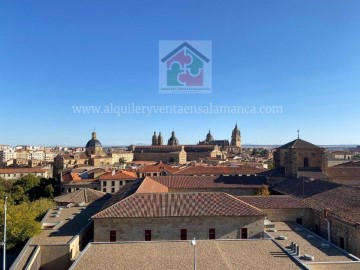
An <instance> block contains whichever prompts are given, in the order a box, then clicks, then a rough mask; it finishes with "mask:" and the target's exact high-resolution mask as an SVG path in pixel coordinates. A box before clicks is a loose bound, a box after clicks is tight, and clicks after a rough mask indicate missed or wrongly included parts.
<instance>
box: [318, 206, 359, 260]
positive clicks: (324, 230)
mask: <svg viewBox="0 0 360 270" xmlns="http://www.w3.org/2000/svg"><path fill="white" fill-rule="evenodd" d="M328 220H329V221H330V232H331V242H332V243H333V244H335V245H338V246H339V245H340V237H342V238H343V239H344V249H345V250H346V251H348V252H349V253H351V254H354V255H355V256H357V257H359V256H360V225H357V226H356V225H352V224H348V223H345V222H344V221H340V220H338V219H335V218H334V217H332V216H331V215H330V217H329V219H328ZM313 229H314V231H315V232H317V233H318V234H319V235H321V236H322V237H323V238H325V239H328V221H327V219H326V218H325V217H324V213H322V212H320V211H314V219H313Z"/></svg>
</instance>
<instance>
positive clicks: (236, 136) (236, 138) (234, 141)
mask: <svg viewBox="0 0 360 270" xmlns="http://www.w3.org/2000/svg"><path fill="white" fill-rule="evenodd" d="M230 145H231V146H236V147H241V134H240V130H239V129H238V126H237V124H236V125H235V128H234V129H233V131H232V134H231V143H230Z"/></svg>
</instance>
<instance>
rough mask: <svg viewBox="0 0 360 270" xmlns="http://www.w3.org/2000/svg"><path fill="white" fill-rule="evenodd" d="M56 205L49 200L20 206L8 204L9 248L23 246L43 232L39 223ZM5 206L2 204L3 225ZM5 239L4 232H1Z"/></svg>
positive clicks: (0, 218) (0, 212)
mask: <svg viewBox="0 0 360 270" xmlns="http://www.w3.org/2000/svg"><path fill="white" fill-rule="evenodd" d="M54 206H55V203H54V202H53V201H51V200H48V199H39V200H37V201H35V202H22V203H20V204H12V203H11V202H10V201H9V203H8V211H7V248H8V249H11V248H13V247H16V246H18V245H21V244H22V243H24V242H25V241H27V239H29V238H30V237H33V236H35V235H37V234H39V233H40V232H41V223H40V222H39V221H40V220H41V218H42V217H43V216H44V214H45V213H46V212H47V211H48V209H49V208H52V207H54ZM3 217H4V204H3V202H1V204H0V220H1V224H3ZM0 238H1V239H2V238H3V230H1V231H0Z"/></svg>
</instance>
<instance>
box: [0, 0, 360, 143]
mask: <svg viewBox="0 0 360 270" xmlns="http://www.w3.org/2000/svg"><path fill="white" fill-rule="evenodd" d="M359 14H360V1H358V0H354V1H348V0H323V1H321V0H317V1H310V0H309V1H303V0H302V1H300V0H283V1H280V0H279V1H269V0H266V1H265V0H259V1H250V0H248V1H239V0H233V1H225V2H224V1H220V2H219V1H190V0H181V1H136V0H132V1H115V0H113V1H111V0H108V1H94V0H76V1H74V0H71V1H70V0H61V1H59V0H58V1H45V0H18V1H10V0H5V1H2V2H1V4H0V98H1V106H0V127H1V128H0V130H1V131H0V144H11V145H16V144H37V145H39V144H42V145H64V144H66V145H84V144H85V143H86V141H87V140H88V139H89V137H90V133H91V132H92V130H93V127H94V126H96V130H97V132H98V137H99V139H100V140H101V141H102V143H103V144H104V145H111V144H118V145H126V144H131V143H150V139H151V135H152V133H153V132H154V130H157V131H159V130H160V131H162V133H163V135H164V138H165V139H166V140H167V139H168V137H169V136H170V132H171V130H173V129H174V130H175V131H176V134H177V137H178V138H179V140H180V143H196V142H197V141H198V140H200V139H201V140H203V139H204V138H205V135H206V133H207V131H208V130H209V129H211V131H212V133H213V135H214V137H215V138H216V139H225V138H226V139H230V135H231V130H232V129H233V127H234V125H235V123H236V122H237V123H238V125H239V127H240V129H241V132H242V138H243V143H254V144H282V143H286V142H288V141H290V140H292V139H294V138H295V137H296V136H297V133H296V131H297V129H300V136H301V137H302V138H304V139H306V140H309V141H311V142H313V143H317V144H360V135H359V134H360V126H359V124H358V121H359V118H360V110H359V104H360V103H359V101H360V91H359V90H360V76H359V74H360V50H359V48H360V16H358V15H359ZM159 40H211V41H212V57H211V61H212V86H213V89H212V94H208V95H204V94H202V95H201V94H197V95H196V94H195V95H164V94H159V93H158V91H159V85H158V84H159V82H158V77H159V75H158V61H159V53H158V52H159V47H158V46H159ZM110 103H113V104H116V105H126V104H128V103H135V104H137V105H179V106H181V105H194V106H200V105H207V104H209V103H213V104H219V105H240V106H267V105H270V106H272V105H278V106H282V107H283V113H282V114H268V115H264V114H240V115H229V114H222V115H164V114H162V115H152V116H150V117H148V116H145V115H122V116H120V117H118V116H116V115H104V114H99V115H94V114H91V115H89V114H81V115H80V114H74V113H73V110H72V106H73V105H99V106H106V105H109V104H110Z"/></svg>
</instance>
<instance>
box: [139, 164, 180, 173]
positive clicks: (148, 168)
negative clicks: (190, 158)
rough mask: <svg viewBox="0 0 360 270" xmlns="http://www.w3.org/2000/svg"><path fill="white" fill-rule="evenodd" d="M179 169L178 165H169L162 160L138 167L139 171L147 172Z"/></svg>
mask: <svg viewBox="0 0 360 270" xmlns="http://www.w3.org/2000/svg"><path fill="white" fill-rule="evenodd" d="M178 170H179V168H178V167H172V166H170V165H167V164H165V163H162V162H158V163H156V164H152V165H145V166H144V167H142V168H140V169H139V172H141V173H147V172H162V171H168V172H170V173H175V172H177V171H178Z"/></svg>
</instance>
